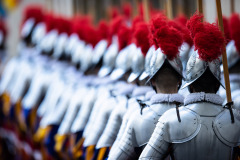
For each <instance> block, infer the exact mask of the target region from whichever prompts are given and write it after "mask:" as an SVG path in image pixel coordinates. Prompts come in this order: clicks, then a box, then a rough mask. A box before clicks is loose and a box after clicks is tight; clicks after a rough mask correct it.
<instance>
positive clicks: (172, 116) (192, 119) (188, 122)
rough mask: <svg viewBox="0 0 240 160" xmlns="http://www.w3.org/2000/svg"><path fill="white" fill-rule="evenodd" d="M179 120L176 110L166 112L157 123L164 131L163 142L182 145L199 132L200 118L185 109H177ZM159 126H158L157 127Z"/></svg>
mask: <svg viewBox="0 0 240 160" xmlns="http://www.w3.org/2000/svg"><path fill="white" fill-rule="evenodd" d="M179 115H180V120H179V119H178V116H177V110H176V108H172V109H170V110H168V111H166V112H165V113H164V114H163V115H162V117H161V118H160V119H159V122H158V123H160V124H161V125H162V127H160V128H161V129H162V130H163V131H164V137H163V138H164V140H165V141H167V142H169V143H183V142H187V141H190V140H191V139H193V138H194V137H195V136H196V135H197V134H198V133H199V131H200V128H201V123H200V116H199V115H198V114H197V113H195V112H193V111H191V110H189V109H187V108H185V107H179ZM158 126H159V125H158Z"/></svg>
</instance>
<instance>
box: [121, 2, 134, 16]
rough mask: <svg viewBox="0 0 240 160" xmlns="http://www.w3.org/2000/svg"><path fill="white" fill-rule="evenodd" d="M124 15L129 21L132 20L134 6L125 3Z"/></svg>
mask: <svg viewBox="0 0 240 160" xmlns="http://www.w3.org/2000/svg"><path fill="white" fill-rule="evenodd" d="M123 14H124V16H125V17H126V18H127V19H131V14H132V6H131V4H130V3H125V4H124V5H123Z"/></svg>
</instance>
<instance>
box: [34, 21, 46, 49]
mask: <svg viewBox="0 0 240 160" xmlns="http://www.w3.org/2000/svg"><path fill="white" fill-rule="evenodd" d="M45 35H46V25H45V23H43V22H41V23H38V24H37V25H36V27H35V28H34V29H33V33H32V42H33V43H34V44H39V43H40V41H41V40H42V39H43V38H44V36H45Z"/></svg>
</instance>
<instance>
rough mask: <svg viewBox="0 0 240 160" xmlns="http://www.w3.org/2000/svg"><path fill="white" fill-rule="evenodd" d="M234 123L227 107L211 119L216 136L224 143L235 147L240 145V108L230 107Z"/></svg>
mask: <svg viewBox="0 0 240 160" xmlns="http://www.w3.org/2000/svg"><path fill="white" fill-rule="evenodd" d="M232 111H233V116H234V123H232V121H231V115H230V112H229V110H228V109H225V110H223V111H222V112H221V113H220V114H219V115H218V116H217V117H216V119H215V120H214V121H213V129H214V132H215V134H216V136H217V137H218V138H219V139H220V140H221V141H222V142H223V143H224V144H226V145H228V146H231V147H236V146H239V145H240V134H239V133H240V110H238V109H232Z"/></svg>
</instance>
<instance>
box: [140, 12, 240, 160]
mask: <svg viewBox="0 0 240 160" xmlns="http://www.w3.org/2000/svg"><path fill="white" fill-rule="evenodd" d="M202 18H203V16H200V15H198V14H195V15H193V16H192V17H191V18H190V20H189V21H188V23H187V27H188V28H189V30H190V32H191V36H192V38H193V41H194V47H195V52H194V53H193V54H192V55H191V57H190V59H189V61H188V63H187V67H186V84H185V85H184V86H183V88H184V87H188V89H189V91H190V94H189V95H188V96H187V97H186V98H185V99H184V106H182V107H180V108H179V117H177V116H176V110H175V109H171V110H168V111H167V112H165V113H164V115H163V116H162V117H161V118H160V119H159V121H158V123H157V126H156V128H155V130H154V132H153V134H152V136H151V138H150V140H149V142H148V144H147V146H146V147H145V149H144V150H143V152H142V154H141V156H140V159H153V160H154V159H156V160H157V159H158V160H159V159H164V158H165V157H167V156H171V158H172V159H177V160H178V159H182V160H183V159H184V160H192V159H195V160H198V159H199V160H200V159H201V160H202V159H204V160H212V159H218V160H227V159H233V157H234V147H236V146H238V145H239V144H240V143H239V142H240V136H239V131H240V127H239V125H240V121H239V112H238V111H237V110H235V109H231V108H224V107H222V103H223V99H222V98H221V97H220V96H219V95H217V94H216V92H217V91H218V89H219V87H220V85H221V83H220V73H221V72H220V60H219V56H220V55H221V51H222V48H223V47H222V46H223V43H224V37H223V35H222V33H221V31H220V30H219V28H218V27H217V26H216V24H209V23H207V22H201V20H202Z"/></svg>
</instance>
